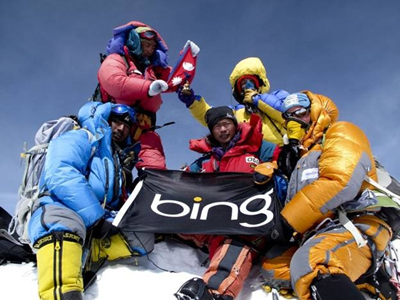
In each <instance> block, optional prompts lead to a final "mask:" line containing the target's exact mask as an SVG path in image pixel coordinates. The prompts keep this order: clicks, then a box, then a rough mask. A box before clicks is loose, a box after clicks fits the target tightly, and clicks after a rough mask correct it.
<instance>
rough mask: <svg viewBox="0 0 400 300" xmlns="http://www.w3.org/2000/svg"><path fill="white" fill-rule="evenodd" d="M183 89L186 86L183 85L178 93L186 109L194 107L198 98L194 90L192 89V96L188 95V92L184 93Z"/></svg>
mask: <svg viewBox="0 0 400 300" xmlns="http://www.w3.org/2000/svg"><path fill="white" fill-rule="evenodd" d="M183 88H184V86H183V85H181V86H180V87H179V88H178V90H177V91H176V92H177V93H178V98H179V100H181V102H182V103H185V104H186V107H189V106H190V105H192V103H193V102H194V100H195V99H196V97H195V96H194V91H193V89H190V94H188V93H187V92H185V93H184V92H182V90H183Z"/></svg>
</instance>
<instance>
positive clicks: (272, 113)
mask: <svg viewBox="0 0 400 300" xmlns="http://www.w3.org/2000/svg"><path fill="white" fill-rule="evenodd" d="M243 75H256V76H258V77H259V78H260V80H261V82H262V83H263V85H261V86H260V88H259V90H258V92H259V93H260V94H264V93H267V92H268V91H269V87H270V85H269V81H268V78H267V73H266V70H265V67H264V65H263V63H262V62H261V60H260V59H259V58H256V57H249V58H246V59H243V60H242V61H240V62H239V63H238V64H237V65H236V66H235V68H234V69H233V71H232V74H231V75H230V77H229V81H230V84H231V86H232V90H233V89H234V87H235V83H236V81H237V80H238V78H239V77H241V76H243ZM210 108H211V106H210V105H209V104H208V103H207V102H206V101H205V99H204V98H203V97H201V99H200V100H196V101H194V102H193V103H192V104H191V105H190V106H189V110H190V113H191V114H192V116H193V117H194V118H195V119H196V120H197V121H198V122H199V123H201V124H203V125H204V126H206V123H205V120H204V116H205V114H206V112H207V110H209V109H210ZM257 108H258V110H257V112H256V113H257V114H258V115H259V116H260V117H261V120H262V123H263V126H262V133H263V136H264V140H266V141H268V142H271V143H275V144H279V145H282V144H283V143H282V137H283V135H284V134H285V133H286V130H285V128H284V123H285V121H284V120H283V118H282V115H281V112H280V111H278V110H276V109H273V108H272V107H271V106H269V105H267V104H266V103H264V102H262V101H259V102H258V104H257ZM233 110H234V112H235V115H236V118H237V120H238V122H249V121H250V116H251V114H250V113H249V112H248V111H246V109H245V106H244V105H236V106H235V107H234V108H233Z"/></svg>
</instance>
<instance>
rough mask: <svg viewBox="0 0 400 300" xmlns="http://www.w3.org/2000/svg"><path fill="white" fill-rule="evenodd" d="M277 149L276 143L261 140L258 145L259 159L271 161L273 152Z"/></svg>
mask: <svg viewBox="0 0 400 300" xmlns="http://www.w3.org/2000/svg"><path fill="white" fill-rule="evenodd" d="M277 149H279V146H278V145H277V144H274V143H270V142H267V141H264V140H263V141H262V143H261V147H260V160H261V161H262V162H270V161H273V158H274V153H275V151H276V150H277Z"/></svg>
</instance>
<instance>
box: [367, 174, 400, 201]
mask: <svg viewBox="0 0 400 300" xmlns="http://www.w3.org/2000/svg"><path fill="white" fill-rule="evenodd" d="M364 180H365V181H366V182H368V183H369V184H370V185H372V186H374V187H376V188H377V189H378V190H379V191H380V192H382V193H384V194H385V195H386V196H388V197H389V198H391V199H392V200H393V201H394V202H396V203H397V204H398V205H400V196H399V195H396V194H395V193H393V192H391V191H389V190H388V189H387V188H385V187H384V186H383V185H381V184H379V183H378V182H376V181H375V180H373V179H372V178H371V177H369V176H365V178H364Z"/></svg>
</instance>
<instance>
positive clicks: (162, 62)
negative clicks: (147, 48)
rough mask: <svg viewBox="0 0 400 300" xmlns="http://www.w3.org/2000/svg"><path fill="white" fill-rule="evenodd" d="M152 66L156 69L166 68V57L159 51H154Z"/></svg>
mask: <svg viewBox="0 0 400 300" xmlns="http://www.w3.org/2000/svg"><path fill="white" fill-rule="evenodd" d="M153 57H154V60H153V65H154V66H156V67H158V66H159V67H161V68H167V67H168V55H167V54H166V53H164V52H162V51H161V50H156V51H154V54H153Z"/></svg>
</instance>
